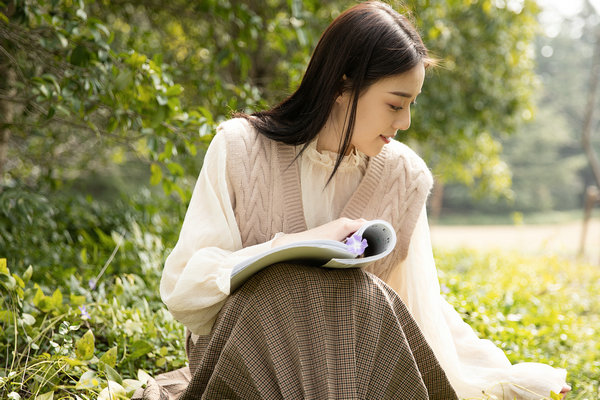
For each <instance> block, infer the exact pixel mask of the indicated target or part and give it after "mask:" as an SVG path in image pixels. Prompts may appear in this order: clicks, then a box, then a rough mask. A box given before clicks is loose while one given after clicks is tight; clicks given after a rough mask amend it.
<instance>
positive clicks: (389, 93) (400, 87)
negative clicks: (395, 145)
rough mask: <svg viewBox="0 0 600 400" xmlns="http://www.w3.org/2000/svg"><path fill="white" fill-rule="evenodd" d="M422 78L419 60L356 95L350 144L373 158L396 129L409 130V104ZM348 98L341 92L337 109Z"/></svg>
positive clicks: (422, 68) (419, 88)
mask: <svg viewBox="0 0 600 400" xmlns="http://www.w3.org/2000/svg"><path fill="white" fill-rule="evenodd" d="M424 79H425V67H424V66H423V64H422V63H420V64H419V65H417V66H415V67H414V68H413V69H411V70H409V71H406V72H404V73H402V74H399V75H394V76H391V77H388V78H382V79H380V80H378V81H376V82H375V83H374V84H372V85H371V86H369V88H368V89H367V90H366V91H365V92H363V94H362V95H360V97H359V98H358V106H357V110H356V122H355V125H354V134H353V136H352V141H351V144H352V146H354V147H355V148H357V149H358V150H359V151H361V152H363V153H364V154H366V155H367V156H369V157H373V156H376V155H377V154H379V152H380V151H381V149H382V148H383V146H384V145H385V144H387V143H389V142H390V140H391V139H392V138H394V136H395V135H396V131H398V130H406V129H408V128H409V127H410V106H411V105H412V104H414V102H415V99H416V98H417V96H418V95H419V93H421V88H422V87H423V80H424ZM351 101H352V97H351V95H350V94H344V95H342V96H340V97H339V98H338V101H337V102H338V104H339V105H340V106H341V107H340V109H342V110H346V109H347V107H348V105H349V102H351ZM343 114H345V112H344V113H343Z"/></svg>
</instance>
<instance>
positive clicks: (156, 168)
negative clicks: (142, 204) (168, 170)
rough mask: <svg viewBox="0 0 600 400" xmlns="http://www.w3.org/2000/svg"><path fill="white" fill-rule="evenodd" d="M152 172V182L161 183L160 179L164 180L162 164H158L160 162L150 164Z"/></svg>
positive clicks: (152, 183)
mask: <svg viewBox="0 0 600 400" xmlns="http://www.w3.org/2000/svg"><path fill="white" fill-rule="evenodd" d="M150 172H151V174H152V175H151V176H150V184H151V185H158V184H159V183H160V181H161V180H162V170H161V168H160V165H158V164H152V165H150Z"/></svg>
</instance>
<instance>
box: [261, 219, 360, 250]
mask: <svg viewBox="0 0 600 400" xmlns="http://www.w3.org/2000/svg"><path fill="white" fill-rule="evenodd" d="M365 222H367V220H366V219H363V218H359V219H350V218H338V219H336V220H334V221H331V222H328V223H326V224H324V225H321V226H318V227H316V228H313V229H309V230H307V231H304V232H298V233H287V234H283V235H281V236H279V237H278V238H276V239H275V240H273V243H272V244H271V247H278V246H283V245H286V244H291V243H295V242H300V241H304V240H319V239H329V240H336V241H339V242H341V241H342V240H344V239H345V238H347V237H348V236H350V235H352V234H353V233H354V232H356V231H357V230H358V229H359V228H360V227H361V226H362V225H363V224H364V223H365Z"/></svg>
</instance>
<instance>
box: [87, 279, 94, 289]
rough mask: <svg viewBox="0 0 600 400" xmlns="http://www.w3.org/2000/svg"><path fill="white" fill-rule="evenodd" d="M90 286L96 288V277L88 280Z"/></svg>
mask: <svg viewBox="0 0 600 400" xmlns="http://www.w3.org/2000/svg"><path fill="white" fill-rule="evenodd" d="M88 286H89V287H90V289H91V290H94V289H96V280H95V279H90V280H89V282H88Z"/></svg>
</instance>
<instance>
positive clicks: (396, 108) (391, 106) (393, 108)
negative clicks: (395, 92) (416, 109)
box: [389, 101, 417, 111]
mask: <svg viewBox="0 0 600 400" xmlns="http://www.w3.org/2000/svg"><path fill="white" fill-rule="evenodd" d="M415 104H417V102H416V101H413V102H412V103H410V105H411V106H414V105H415ZM389 106H390V108H391V109H392V111H400V110H403V109H404V108H403V107H396V106H393V105H391V104H390V105H389Z"/></svg>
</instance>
